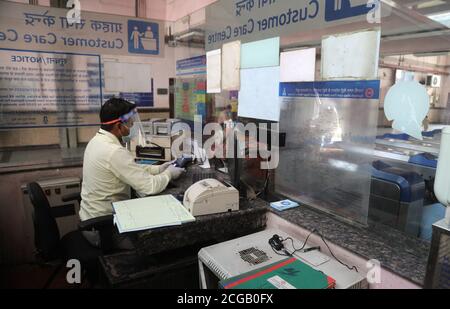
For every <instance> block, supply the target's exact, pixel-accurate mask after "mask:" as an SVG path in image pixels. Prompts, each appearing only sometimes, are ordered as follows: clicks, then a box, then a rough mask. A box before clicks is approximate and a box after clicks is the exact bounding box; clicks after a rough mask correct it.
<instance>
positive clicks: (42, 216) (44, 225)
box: [27, 182, 60, 261]
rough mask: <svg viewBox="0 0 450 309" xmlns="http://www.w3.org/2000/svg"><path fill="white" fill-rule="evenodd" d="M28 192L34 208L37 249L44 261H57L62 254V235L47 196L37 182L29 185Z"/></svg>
mask: <svg viewBox="0 0 450 309" xmlns="http://www.w3.org/2000/svg"><path fill="white" fill-rule="evenodd" d="M27 191H28V195H29V197H30V200H31V203H32V204H33V208H34V213H33V223H34V243H35V245H36V249H37V250H38V252H39V254H40V255H41V257H42V258H43V259H44V260H46V261H49V260H52V259H55V258H57V257H59V254H60V252H59V243H60V235H59V229H58V225H57V223H56V220H55V218H54V217H53V215H52V212H51V208H50V204H49V202H48V199H47V196H46V195H45V193H44V191H43V190H42V188H41V186H40V185H39V184H38V183H36V182H33V183H30V184H28V185H27Z"/></svg>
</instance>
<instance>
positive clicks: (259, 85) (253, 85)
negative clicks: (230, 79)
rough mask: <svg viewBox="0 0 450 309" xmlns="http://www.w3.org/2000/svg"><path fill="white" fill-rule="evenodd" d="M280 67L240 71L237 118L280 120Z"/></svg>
mask: <svg viewBox="0 0 450 309" xmlns="http://www.w3.org/2000/svg"><path fill="white" fill-rule="evenodd" d="M279 85H280V67H267V68H257V69H242V70H241V91H239V110H238V115H239V117H246V118H254V119H263V120H269V121H279V120H280V99H279V87H280V86H279Z"/></svg>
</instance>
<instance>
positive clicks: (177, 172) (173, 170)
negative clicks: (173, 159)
mask: <svg viewBox="0 0 450 309" xmlns="http://www.w3.org/2000/svg"><path fill="white" fill-rule="evenodd" d="M166 171H167V172H169V173H170V178H171V179H172V180H175V179H178V178H180V176H181V175H182V174H183V173H184V172H186V170H185V169H184V168H179V167H175V166H173V165H169V167H168V168H167V169H166Z"/></svg>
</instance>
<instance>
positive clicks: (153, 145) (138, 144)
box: [131, 119, 183, 162]
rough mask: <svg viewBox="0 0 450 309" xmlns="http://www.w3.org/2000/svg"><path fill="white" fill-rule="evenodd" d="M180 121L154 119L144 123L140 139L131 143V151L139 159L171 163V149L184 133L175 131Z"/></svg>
mask: <svg viewBox="0 0 450 309" xmlns="http://www.w3.org/2000/svg"><path fill="white" fill-rule="evenodd" d="M179 122H180V120H178V119H152V120H151V121H148V122H143V123H142V129H143V132H142V133H141V134H140V135H141V136H140V137H139V139H137V140H135V141H133V142H132V143H131V151H133V152H135V153H136V158H137V159H144V160H157V161H165V162H168V161H171V160H172V159H173V157H172V152H171V147H172V143H173V141H174V140H175V139H177V138H179V137H181V135H182V134H183V133H182V131H177V132H175V131H173V130H172V129H173V128H174V125H175V124H177V123H179Z"/></svg>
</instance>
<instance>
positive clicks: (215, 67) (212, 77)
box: [206, 49, 222, 93]
mask: <svg viewBox="0 0 450 309" xmlns="http://www.w3.org/2000/svg"><path fill="white" fill-rule="evenodd" d="M206 71H207V82H206V86H207V93H220V92H221V91H222V90H221V79H222V52H221V50H220V49H216V50H213V51H210V52H208V53H206Z"/></svg>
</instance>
